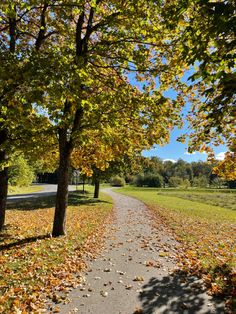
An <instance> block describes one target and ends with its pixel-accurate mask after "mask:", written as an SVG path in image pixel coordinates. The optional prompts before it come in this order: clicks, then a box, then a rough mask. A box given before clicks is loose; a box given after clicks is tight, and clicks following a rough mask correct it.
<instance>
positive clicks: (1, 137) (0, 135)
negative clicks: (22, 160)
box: [0, 129, 8, 230]
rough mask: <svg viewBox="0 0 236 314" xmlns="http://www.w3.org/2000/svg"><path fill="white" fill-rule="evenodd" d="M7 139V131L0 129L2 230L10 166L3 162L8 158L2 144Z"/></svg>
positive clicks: (0, 207) (0, 206) (0, 208)
mask: <svg viewBox="0 0 236 314" xmlns="http://www.w3.org/2000/svg"><path fill="white" fill-rule="evenodd" d="M6 140H7V132H6V131H5V130H4V129H3V130H1V131H0V230H2V228H3V226H4V223H5V212H6V204H7V190H8V167H5V166H4V165H1V164H3V163H4V162H6V160H7V154H6V152H5V151H4V149H3V150H1V146H2V145H3V144H4V143H5V142H6Z"/></svg>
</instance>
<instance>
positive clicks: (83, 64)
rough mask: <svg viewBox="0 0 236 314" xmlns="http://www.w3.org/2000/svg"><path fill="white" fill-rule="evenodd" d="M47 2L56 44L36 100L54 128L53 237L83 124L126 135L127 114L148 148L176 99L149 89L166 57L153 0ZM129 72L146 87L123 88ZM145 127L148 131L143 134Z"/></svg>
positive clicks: (168, 122) (61, 230)
mask: <svg viewBox="0 0 236 314" xmlns="http://www.w3.org/2000/svg"><path fill="white" fill-rule="evenodd" d="M49 8H51V10H52V12H53V15H54V17H55V19H56V21H57V24H56V25H54V27H55V32H56V33H57V35H56V38H57V39H56V40H57V45H52V46H51V50H50V56H49V57H48V56H47V62H48V63H50V64H53V67H54V74H53V75H52V76H51V79H50V84H48V85H47V86H46V87H45V89H46V91H47V93H45V99H44V102H42V103H41V105H42V106H44V107H45V108H46V109H47V114H48V115H49V117H50V119H51V120H52V121H53V123H54V125H56V128H57V132H58V141H59V152H60V158H59V159H60V161H59V180H58V191H57V197H56V209H55V217H54V225H53V235H54V236H59V235H63V234H65V217H66V207H67V196H68V169H69V165H70V162H71V161H70V159H71V154H72V152H73V149H74V148H75V145H76V142H78V139H79V141H83V140H84V141H86V140H89V139H86V137H85V134H84V130H86V129H89V128H90V129H99V126H100V125H103V124H104V123H106V124H107V125H109V124H110V125H113V124H115V125H116V126H117V127H125V128H126V130H127V134H128V133H129V122H130V121H129V120H131V123H130V127H131V128H134V129H135V128H137V134H138V135H139V138H140V143H142V144H141V145H143V148H144V147H150V146H151V145H152V144H154V143H155V142H165V141H166V138H167V137H168V130H169V129H170V128H171V126H172V121H173V120H174V119H175V118H176V113H177V111H178V109H179V107H180V105H181V104H180V103H178V102H171V101H170V100H166V99H165V98H164V97H163V96H162V95H161V94H160V93H158V92H155V93H153V94H152V96H150V95H149V92H150V91H151V88H152V87H153V80H152V78H153V75H156V74H158V73H159V72H160V71H161V69H162V68H163V67H164V65H163V63H165V62H164V59H163V58H164V55H165V44H164V40H163V41H161V40H162V39H163V35H162V34H161V32H160V33H159V32H157V26H156V25H157V23H156V22H157V20H158V12H159V11H158V6H157V5H156V2H155V1H144V0H142V1H139V2H138V3H137V2H136V1H126V2H124V1H107V2H103V1H99V0H97V1H73V2H72V3H70V2H69V3H67V5H65V4H63V3H58V5H57V7H56V9H55V7H54V6H53V5H50V3H49ZM155 12H156V14H154V13H155ZM157 42H158V44H157ZM157 46H158V48H157ZM157 60H158V63H156V61H157ZM46 71H47V69H46V70H45V73H46ZM130 71H133V72H136V73H137V78H138V79H140V80H142V79H144V80H146V81H147V85H148V86H147V87H146V89H145V92H139V93H138V92H137V89H134V88H133V89H132V88H131V87H130V85H129V84H128V82H127V80H126V76H127V73H128V72H130ZM47 76H48V75H47ZM148 81H149V82H148ZM118 100H119V101H118ZM167 103H168V105H167ZM127 110H129V111H127ZM126 111H127V112H129V116H130V118H128V116H127V112H126ZM118 113H119V118H118ZM122 114H123V116H124V117H125V118H124V119H122ZM140 120H141V125H142V132H140V126H139V123H140ZM159 122H161V123H159ZM139 132H140V133H139ZM145 133H146V134H149V136H147V139H146V140H145V137H144V134H145ZM144 142H145V143H144ZM137 145H140V144H139V142H138V141H137Z"/></svg>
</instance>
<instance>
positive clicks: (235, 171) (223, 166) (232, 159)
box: [213, 152, 236, 181]
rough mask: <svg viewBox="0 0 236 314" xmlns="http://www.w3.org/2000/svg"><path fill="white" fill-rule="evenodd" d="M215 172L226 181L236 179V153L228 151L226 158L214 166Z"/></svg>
mask: <svg viewBox="0 0 236 314" xmlns="http://www.w3.org/2000/svg"><path fill="white" fill-rule="evenodd" d="M213 173H214V174H216V175H217V176H218V177H220V178H222V179H223V180H226V181H234V180H236V153H233V152H228V153H226V154H225V158H224V160H223V161H220V162H218V164H217V165H216V166H215V167H214V168H213Z"/></svg>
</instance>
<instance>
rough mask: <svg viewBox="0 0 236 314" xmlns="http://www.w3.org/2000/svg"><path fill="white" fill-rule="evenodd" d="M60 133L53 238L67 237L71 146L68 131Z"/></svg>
mask: <svg viewBox="0 0 236 314" xmlns="http://www.w3.org/2000/svg"><path fill="white" fill-rule="evenodd" d="M63 131H64V132H61V133H59V148H60V163H59V171H58V185H57V195H56V207H55V214H54V222H53V230H52V236H53V237H58V236H62V235H65V234H66V232H65V223H66V208H67V205H68V184H69V167H70V155H71V151H72V149H71V146H70V143H69V142H67V141H66V131H65V130H63Z"/></svg>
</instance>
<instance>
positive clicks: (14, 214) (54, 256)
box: [0, 189, 112, 313]
mask: <svg viewBox="0 0 236 314" xmlns="http://www.w3.org/2000/svg"><path fill="white" fill-rule="evenodd" d="M87 190H88V189H87ZM89 190H90V191H89V193H88V192H87V193H86V194H81V193H80V192H78V191H76V192H73V193H70V198H69V206H68V212H67V222H66V226H67V236H66V237H60V238H51V236H50V232H51V229H52V221H53V214H54V209H53V205H54V197H44V198H38V199H34V200H33V201H32V200H26V201H24V202H23V201H22V200H21V201H19V202H18V203H16V202H15V203H11V204H10V209H8V210H7V214H6V228H5V230H4V231H3V232H2V233H0V312H1V313H39V312H40V310H39V309H40V308H41V309H42V308H43V306H44V299H45V296H47V297H51V298H52V299H53V300H54V301H55V302H57V301H63V300H64V302H66V297H65V295H64V296H62V297H61V296H60V295H61V293H62V292H63V291H64V292H67V291H68V290H69V289H71V287H73V286H75V285H76V284H77V283H78V281H80V280H81V279H80V277H78V276H77V275H78V271H79V270H80V269H81V268H83V266H84V264H83V260H82V258H81V255H82V253H83V252H84V251H88V252H90V253H91V254H93V253H94V252H95V250H96V247H97V245H98V243H99V239H100V238H101V234H102V229H103V228H102V226H103V224H104V221H106V219H108V217H109V214H110V213H111V209H112V202H111V199H110V198H109V197H107V196H105V195H102V196H101V199H100V200H94V199H93V198H92V194H91V192H92V190H91V189H89ZM93 237H95V238H96V241H94V240H93ZM59 291H60V292H59ZM54 310H55V312H56V311H57V309H54Z"/></svg>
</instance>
